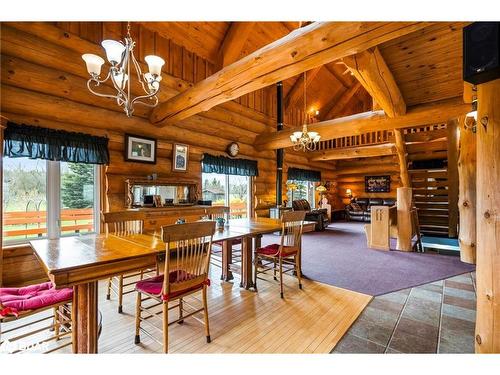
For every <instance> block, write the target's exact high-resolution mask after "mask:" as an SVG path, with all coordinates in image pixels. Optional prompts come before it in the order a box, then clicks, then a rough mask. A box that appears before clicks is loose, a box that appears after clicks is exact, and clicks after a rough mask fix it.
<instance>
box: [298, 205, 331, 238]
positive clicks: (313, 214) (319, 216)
mask: <svg viewBox="0 0 500 375" xmlns="http://www.w3.org/2000/svg"><path fill="white" fill-rule="evenodd" d="M292 208H293V210H294V211H306V217H305V220H306V221H314V222H315V223H316V225H315V226H314V229H315V230H316V231H322V230H325V228H326V227H327V226H328V223H329V222H330V220H329V219H328V210H327V209H326V208H322V209H317V210H312V209H311V205H310V204H309V202H308V201H307V200H306V199H298V200H295V201H293V202H292Z"/></svg>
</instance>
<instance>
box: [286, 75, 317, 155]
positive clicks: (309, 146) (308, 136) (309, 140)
mask: <svg viewBox="0 0 500 375" xmlns="http://www.w3.org/2000/svg"><path fill="white" fill-rule="evenodd" d="M306 90H307V88H306V72H304V125H303V126H302V131H301V132H294V133H293V134H292V135H291V136H290V140H291V141H292V144H293V149H294V150H295V151H299V150H302V151H304V152H305V151H315V150H316V147H317V145H318V142H319V140H320V138H321V136H320V135H319V134H318V132H310V131H308V130H307V117H308V116H307V110H306V104H307V102H306Z"/></svg>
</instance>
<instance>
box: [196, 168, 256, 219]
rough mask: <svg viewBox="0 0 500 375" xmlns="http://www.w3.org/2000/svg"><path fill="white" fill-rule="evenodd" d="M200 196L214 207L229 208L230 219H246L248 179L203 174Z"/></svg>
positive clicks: (245, 177)
mask: <svg viewBox="0 0 500 375" xmlns="http://www.w3.org/2000/svg"><path fill="white" fill-rule="evenodd" d="M202 180H203V187H202V195H203V199H204V200H210V201H212V205H214V206H229V209H230V214H231V217H232V218H242V217H248V210H249V201H250V200H249V191H250V190H249V182H250V181H249V177H247V176H235V175H223V174H217V173H203V176H202Z"/></svg>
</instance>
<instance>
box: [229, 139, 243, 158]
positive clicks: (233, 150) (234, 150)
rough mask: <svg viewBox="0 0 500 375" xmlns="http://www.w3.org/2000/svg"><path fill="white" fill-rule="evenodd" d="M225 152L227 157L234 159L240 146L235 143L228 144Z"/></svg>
mask: <svg viewBox="0 0 500 375" xmlns="http://www.w3.org/2000/svg"><path fill="white" fill-rule="evenodd" d="M226 151H227V153H228V154H229V156H232V157H233V158H234V157H235V156H236V155H238V153H239V152H240V146H239V145H238V144H237V143H236V142H232V143H230V144H229V146H227V149H226Z"/></svg>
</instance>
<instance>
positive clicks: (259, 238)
mask: <svg viewBox="0 0 500 375" xmlns="http://www.w3.org/2000/svg"><path fill="white" fill-rule="evenodd" d="M253 241H254V242H253V243H254V245H253V246H254V249H258V248H259V247H262V234H258V235H256V236H255V237H254V240H253Z"/></svg>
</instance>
